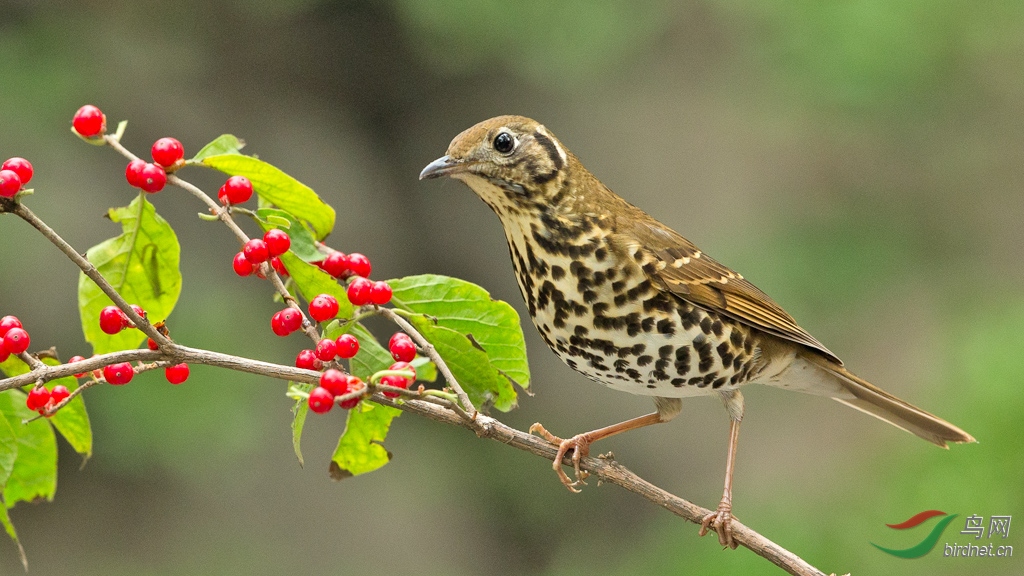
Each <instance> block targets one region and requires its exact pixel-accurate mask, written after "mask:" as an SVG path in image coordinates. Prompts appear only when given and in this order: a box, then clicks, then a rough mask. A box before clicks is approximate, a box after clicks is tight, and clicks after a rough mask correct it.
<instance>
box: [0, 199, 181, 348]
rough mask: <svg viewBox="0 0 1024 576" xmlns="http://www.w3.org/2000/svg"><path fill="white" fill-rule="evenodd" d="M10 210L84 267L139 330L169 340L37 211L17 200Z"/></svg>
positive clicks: (83, 270)
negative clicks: (137, 311) (36, 212)
mask: <svg viewBox="0 0 1024 576" xmlns="http://www.w3.org/2000/svg"><path fill="white" fill-rule="evenodd" d="M10 212H11V213H13V214H16V215H18V216H19V217H21V219H22V220H24V221H26V222H28V223H29V224H30V225H31V226H32V227H33V228H35V229H36V230H39V232H40V233H41V234H42V235H43V236H44V237H45V238H46V239H47V240H49V241H50V242H51V243H52V244H53V245H54V246H56V247H57V248H58V249H60V251H61V252H63V253H64V255H65V256H67V257H68V258H70V259H71V261H72V262H74V263H75V264H77V265H78V267H79V268H81V269H82V272H83V273H84V274H85V275H86V276H88V277H89V279H90V280H92V281H93V282H95V283H96V285H97V286H99V288H100V290H102V291H103V293H104V294H106V295H107V297H108V298H110V300H111V302H113V303H114V305H116V306H117V307H118V308H120V309H121V312H124V313H125V315H127V316H128V319H129V320H131V321H132V322H133V323H134V324H135V326H137V327H138V328H139V330H142V332H143V333H144V334H145V335H146V336H149V337H150V338H152V339H153V341H154V342H156V343H157V344H158V345H163V344H166V343H167V342H169V340H168V339H167V337H165V336H164V335H163V334H161V333H160V332H158V331H157V329H156V328H154V327H153V325H152V324H150V323H149V320H146V319H145V318H143V317H141V316H139V315H138V314H137V313H136V312H135V310H134V309H133V308H132V307H131V305H130V304H129V303H128V301H126V300H125V299H124V298H122V297H121V295H120V294H118V292H117V290H115V289H114V287H113V286H111V285H110V283H109V282H107V279H106V278H104V277H103V275H102V274H100V272H99V270H97V269H96V267H95V266H93V265H92V262H89V260H88V259H86V258H85V256H82V255H81V254H79V253H78V251H77V250H75V248H74V247H73V246H71V244H68V243H67V241H65V240H64V239H63V238H61V237H60V235H59V234H57V232H55V231H54V230H53V228H50V227H49V226H47V225H46V223H45V222H43V221H42V220H40V219H39V217H38V216H36V215H35V213H33V212H32V211H31V210H29V209H28V206H25V205H24V204H22V203H21V202H15V203H14V206H13V208H11V209H10Z"/></svg>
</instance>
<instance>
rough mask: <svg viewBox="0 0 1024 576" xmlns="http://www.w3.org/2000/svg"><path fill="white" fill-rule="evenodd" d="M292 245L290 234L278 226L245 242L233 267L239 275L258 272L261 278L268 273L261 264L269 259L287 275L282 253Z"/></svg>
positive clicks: (233, 261) (236, 255)
mask: <svg viewBox="0 0 1024 576" xmlns="http://www.w3.org/2000/svg"><path fill="white" fill-rule="evenodd" d="M232 178H241V176H232ZM246 182H248V180H246ZM250 186H251V185H250ZM291 246H292V239H291V238H290V237H289V236H288V233H287V232H285V231H284V230H279V229H277V228H273V229H271V230H267V232H266V233H265V234H264V235H263V239H262V240H260V239H259V238H253V239H252V240H249V241H248V242H246V243H245V246H243V247H242V251H241V252H239V253H238V254H235V258H234V260H232V262H231V267H232V268H234V269H235V274H238V275H239V276H248V275H250V274H252V273H253V272H256V275H257V276H259V277H260V278H266V275H265V274H263V271H262V270H261V269H260V264H262V263H264V262H266V261H267V260H269V261H270V265H271V266H273V267H274V270H276V271H277V273H278V274H280V275H282V276H287V275H288V270H287V269H285V267H284V264H283V263H281V254H284V253H285V252H287V251H288V249H289V248H291Z"/></svg>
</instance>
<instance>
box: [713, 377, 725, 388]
mask: <svg viewBox="0 0 1024 576" xmlns="http://www.w3.org/2000/svg"><path fill="white" fill-rule="evenodd" d="M723 384H725V378H718V379H716V380H715V381H714V382H713V383H712V384H711V387H712V388H721V387H722V385H723Z"/></svg>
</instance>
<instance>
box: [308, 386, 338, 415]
mask: <svg viewBox="0 0 1024 576" xmlns="http://www.w3.org/2000/svg"><path fill="white" fill-rule="evenodd" d="M331 408H334V395H333V394H331V393H330V392H328V391H327V390H326V389H325V388H322V387H320V386H317V387H316V388H313V391H312V392H310V393H309V409H310V410H312V411H313V412H316V413H317V414H326V413H327V412H330V411H331Z"/></svg>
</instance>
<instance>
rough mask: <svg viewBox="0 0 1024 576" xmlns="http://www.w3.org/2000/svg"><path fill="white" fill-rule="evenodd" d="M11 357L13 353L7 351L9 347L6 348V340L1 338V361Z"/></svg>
mask: <svg viewBox="0 0 1024 576" xmlns="http://www.w3.org/2000/svg"><path fill="white" fill-rule="evenodd" d="M10 357H11V353H10V352H8V351H7V348H4V341H3V339H0V362H6V361H7V359H8V358H10Z"/></svg>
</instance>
